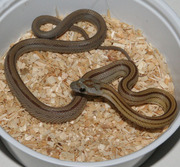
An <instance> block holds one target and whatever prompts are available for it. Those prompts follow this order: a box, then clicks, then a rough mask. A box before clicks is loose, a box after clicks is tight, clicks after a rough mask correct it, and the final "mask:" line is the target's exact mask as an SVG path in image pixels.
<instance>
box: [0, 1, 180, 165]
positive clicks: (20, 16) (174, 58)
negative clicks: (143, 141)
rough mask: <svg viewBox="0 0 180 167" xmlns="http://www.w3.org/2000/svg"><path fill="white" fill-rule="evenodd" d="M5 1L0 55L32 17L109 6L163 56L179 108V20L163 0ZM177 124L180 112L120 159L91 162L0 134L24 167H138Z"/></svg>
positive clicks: (0, 11)
mask: <svg viewBox="0 0 180 167" xmlns="http://www.w3.org/2000/svg"><path fill="white" fill-rule="evenodd" d="M3 2H4V0H3ZM5 2H6V3H5V5H4V6H3V8H2V9H0V55H1V56H2V55H4V53H5V52H6V51H7V49H8V47H9V45H10V44H11V43H12V42H14V41H16V39H17V38H18V37H19V36H20V35H21V34H23V33H24V32H26V31H27V30H28V29H30V27H31V23H32V20H33V19H34V18H35V17H37V16H39V15H42V14H47V15H48V14H49V15H55V9H56V8H58V9H59V11H60V12H61V13H63V14H67V13H70V12H72V11H74V10H77V9H81V8H91V9H93V10H96V11H97V12H99V13H101V14H105V13H106V12H107V9H110V11H111V14H112V16H113V17H116V18H118V19H120V20H121V21H124V22H127V23H129V24H133V25H134V26H135V27H136V28H140V29H141V30H143V32H144V34H145V35H146V36H147V39H148V40H149V41H150V42H151V43H153V45H154V46H156V47H157V48H158V49H159V50H160V52H161V53H163V55H164V56H165V57H166V59H167V62H168V65H169V68H170V71H171V74H172V76H173V81H174V84H175V95H176V99H177V102H178V108H179V105H180V88H179V83H180V75H179V71H180V66H179V63H180V54H179V53H180V20H179V18H178V17H177V16H176V15H175V14H174V12H173V11H172V10H171V9H170V8H169V7H168V6H167V5H166V4H165V3H164V2H163V1H162V0H157V1H152V0H88V1H84V0H73V1H72V0H29V1H28V0H6V1H5ZM179 125H180V114H179V115H178V117H177V118H176V120H175V121H174V122H173V123H172V125H171V126H170V128H169V129H168V130H167V132H165V133H164V134H163V135H162V136H161V137H159V138H158V139H157V140H156V141H154V142H153V143H151V144H150V145H148V146H147V147H145V148H143V149H141V150H139V151H137V152H135V153H133V154H130V155H127V156H124V157H122V158H118V159H114V160H110V161H102V162H94V163H88V162H87V163H79V162H69V161H60V160H58V159H54V158H51V157H48V156H45V155H42V154H39V153H37V152H35V151H33V150H31V149H29V148H27V147H26V146H24V145H22V144H20V143H19V142H17V141H16V140H15V139H13V138H12V137H11V136H9V135H8V134H7V133H6V132H5V131H4V130H3V129H2V128H0V136H1V138H2V141H3V142H4V144H5V145H6V147H7V148H8V149H9V151H10V152H11V153H12V154H13V155H14V156H15V157H16V158H17V160H19V161H20V162H21V163H22V164H23V165H24V166H26V167H32V166H33V167H50V166H51V167H70V166H71V167H110V166H111V167H137V166H139V165H140V164H142V163H143V162H144V161H145V160H146V159H147V158H148V157H149V156H150V155H151V154H152V153H153V151H154V150H155V149H156V148H157V147H158V146H159V145H160V144H162V143H163V142H164V141H165V140H167V139H168V138H169V137H170V136H171V135H172V134H173V133H174V132H175V131H176V129H177V128H178V127H179Z"/></svg>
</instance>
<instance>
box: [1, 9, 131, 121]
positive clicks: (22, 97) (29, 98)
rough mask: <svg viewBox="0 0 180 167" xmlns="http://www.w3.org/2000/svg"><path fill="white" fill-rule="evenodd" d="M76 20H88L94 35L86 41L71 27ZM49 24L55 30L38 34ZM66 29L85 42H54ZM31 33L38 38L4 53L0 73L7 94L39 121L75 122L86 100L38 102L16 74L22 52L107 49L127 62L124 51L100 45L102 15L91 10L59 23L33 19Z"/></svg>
mask: <svg viewBox="0 0 180 167" xmlns="http://www.w3.org/2000/svg"><path fill="white" fill-rule="evenodd" d="M79 21H88V22H90V23H92V24H93V25H94V26H95V27H96V29H97V32H96V34H95V35H94V36H93V37H91V38H89V37H88V35H87V34H86V32H85V31H84V30H82V29H81V28H79V27H77V26H74V24H75V23H77V22H79ZM49 22H50V23H52V24H55V25H56V27H55V28H54V29H53V30H51V31H48V32H44V31H41V30H40V27H41V25H42V24H46V23H49ZM69 30H72V31H77V32H79V33H81V34H82V36H83V37H84V38H85V40H82V41H62V40H55V39H56V38H57V37H59V36H61V35H63V34H64V33H65V32H66V31H69ZM32 31H33V32H34V34H35V35H36V36H37V37H39V38H38V39H37V38H35V39H34V38H33V39H27V40H23V41H21V42H18V43H17V44H15V45H14V46H13V47H12V48H11V49H10V50H9V51H8V53H7V56H6V59H5V64H4V66H5V68H4V70H5V76H6V79H7V83H8V85H9V87H10V89H11V91H12V92H13V93H14V95H15V96H16V97H17V99H18V100H19V101H20V103H21V104H22V105H23V106H24V107H25V108H26V109H27V111H28V112H29V113H30V114H31V115H33V116H34V117H36V118H37V119H39V120H41V121H45V122H50V123H62V122H66V121H70V120H72V119H75V118H76V117H78V116H79V115H80V114H81V112H82V111H83V108H84V106H85V104H86V101H87V100H86V99H85V98H84V97H80V96H75V97H74V99H73V100H72V101H71V103H69V104H68V105H66V106H64V107H57V108H56V107H50V106H47V105H45V104H43V103H42V102H40V101H39V100H38V99H37V98H36V97H35V96H34V95H33V94H32V93H31V92H30V91H29V89H28V88H27V87H26V86H25V84H24V83H23V81H22V80H21V78H20V76H19V74H18V71H17V67H16V62H17V61H18V59H19V57H21V56H22V55H23V54H24V53H27V52H31V51H51V52H58V53H78V52H85V51H90V50H92V49H103V50H105V49H107V50H116V51H120V52H122V53H123V54H124V55H125V56H126V58H127V59H129V60H130V57H129V55H128V54H127V52H126V51H125V50H123V49H121V48H119V47H115V46H100V45H101V44H102V42H103V41H104V39H105V38H106V31H107V27H106V23H105V21H104V19H103V18H102V16H101V15H99V14H98V13H97V12H95V11H92V10H88V9H82V10H77V11H75V12H72V13H71V14H70V15H68V16H67V17H66V18H64V19H63V20H62V21H60V20H59V19H57V18H54V17H51V16H40V17H37V18H36V19H35V20H34V21H33V24H32ZM42 38H43V39H42ZM92 75H93V73H92ZM84 78H85V76H84ZM92 78H93V77H92Z"/></svg>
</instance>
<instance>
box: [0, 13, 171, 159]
mask: <svg viewBox="0 0 180 167" xmlns="http://www.w3.org/2000/svg"><path fill="white" fill-rule="evenodd" d="M103 17H104V19H105V21H106V24H107V27H108V32H107V38H106V40H105V41H104V43H103V45H106V46H107V45H114V46H118V47H122V48H123V49H125V50H126V51H127V52H128V54H129V55H130V57H131V58H132V60H133V61H134V62H135V64H136V65H137V67H138V69H139V78H138V82H137V84H136V85H135V87H134V88H133V91H140V90H144V89H147V88H150V87H157V88H160V89H164V90H166V91H168V92H170V93H172V94H173V91H174V85H173V83H172V79H171V76H170V74H169V71H168V68H167V64H166V61H165V58H164V57H163V56H162V55H161V54H160V53H159V51H158V50H157V49H156V48H154V47H153V46H152V45H151V44H150V43H148V42H147V41H146V38H145V37H144V36H143V34H142V32H141V30H136V29H135V28H134V27H133V26H132V25H128V24H126V23H123V22H120V21H119V20H117V19H114V18H111V17H110V13H108V15H107V16H103ZM61 18H63V17H62V16H61ZM77 25H78V26H80V27H82V28H84V29H85V30H86V32H87V33H88V34H89V36H93V34H95V32H96V29H95V28H94V27H92V25H91V24H89V23H87V22H80V23H78V24H77ZM41 28H42V29H43V30H47V31H48V30H50V29H51V28H53V25H51V24H46V25H44V26H42V27H41ZM27 38H34V36H33V34H32V32H31V31H29V32H27V33H26V34H24V35H23V36H22V37H21V38H20V39H19V41H20V40H23V39H27ZM59 39H63V40H83V37H82V36H81V35H80V34H78V33H76V32H67V33H66V34H64V35H63V36H62V37H60V38H59ZM13 45H14V44H12V46H13ZM124 58H125V57H124V55H123V54H121V53H120V52H117V51H113V50H110V51H106V50H105V51H104V50H92V51H89V52H84V53H78V54H58V53H51V52H38V51H34V52H31V53H27V54H24V56H22V57H21V58H20V59H19V60H18V62H17V67H18V71H19V74H20V76H21V78H22V80H23V81H24V83H25V84H26V86H27V87H28V88H29V89H30V90H31V91H32V93H33V94H34V95H35V96H36V97H37V98H38V99H40V100H41V101H42V102H43V103H45V104H47V105H50V106H56V107H58V106H64V105H66V104H68V103H69V102H70V101H71V99H72V98H73V93H72V91H71V89H70V86H69V85H70V83H71V82H72V81H75V80H77V79H79V78H80V77H82V75H83V74H85V73H86V72H88V71H90V70H92V69H95V68H99V67H102V66H104V65H107V64H109V63H111V62H113V61H116V60H120V59H124ZM3 64H4V57H2V58H1V59H0V125H1V126H2V127H3V128H4V129H5V131H6V132H8V133H9V134H10V135H11V136H12V137H13V138H15V139H16V140H17V141H19V142H20V143H22V144H24V145H25V146H27V147H29V148H31V149H33V150H35V151H37V152H39V153H42V154H44V155H48V156H51V157H54V158H57V159H61V160H68V161H79V162H96V161H104V160H111V159H115V158H119V157H122V156H125V155H128V154H130V153H133V152H135V151H137V150H140V149H142V148H143V147H145V146H147V145H148V144H150V143H152V142H153V141H154V140H156V139H157V138H158V137H159V136H160V135H161V134H162V133H163V132H165V131H166V130H167V127H165V128H164V129H162V130H150V131H146V130H145V129H143V128H139V127H137V126H136V125H134V124H131V123H130V122H129V121H128V120H126V119H125V118H123V117H122V116H121V115H120V114H119V112H117V110H116V109H115V108H114V107H113V106H111V104H110V103H109V102H107V101H103V100H102V99H100V98H98V99H94V100H91V101H88V103H87V105H86V107H85V109H84V111H83V113H82V114H81V115H80V116H79V117H78V118H77V119H75V120H73V121H70V122H66V123H63V124H47V123H43V122H40V121H39V120H37V119H36V118H34V117H32V116H31V115H29V113H28V112H27V111H26V110H25V109H24V108H23V107H21V105H20V103H19V102H18V100H17V99H16V98H15V97H14V96H13V95H12V93H11V92H10V90H9V87H8V86H7V82H6V79H5V76H4V66H3ZM118 83H119V80H118V81H114V82H113V83H112V86H113V87H115V88H116V89H117V85H118ZM133 108H134V109H135V110H137V111H138V112H140V113H142V114H144V115H148V116H154V115H155V116H158V115H161V114H162V113H163V111H162V109H161V108H160V107H158V106H157V105H143V106H139V107H133Z"/></svg>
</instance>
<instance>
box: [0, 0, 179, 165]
mask: <svg viewBox="0 0 180 167" xmlns="http://www.w3.org/2000/svg"><path fill="white" fill-rule="evenodd" d="M2 1H5V0H0V6H1V3H2ZM164 1H165V2H167V3H168V5H169V6H170V7H171V8H172V9H173V10H174V11H175V12H176V13H177V15H178V16H179V17H180V0H164ZM179 166H180V128H179V129H178V130H177V131H176V133H175V134H174V135H173V136H172V137H171V138H170V139H168V140H167V141H166V142H165V143H164V144H163V145H161V146H160V147H159V148H158V149H157V150H156V151H155V153H154V154H153V155H152V156H151V157H150V158H149V159H148V160H147V161H146V162H145V163H144V164H143V165H142V166H141V167H179ZM0 167H22V165H20V164H19V163H18V162H17V161H16V160H15V159H14V158H13V157H12V156H11V154H10V153H9V152H8V151H7V149H6V148H5V146H4V145H3V143H2V142H1V140H0Z"/></svg>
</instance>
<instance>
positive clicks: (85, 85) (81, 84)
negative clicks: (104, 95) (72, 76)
mask: <svg viewBox="0 0 180 167" xmlns="http://www.w3.org/2000/svg"><path fill="white" fill-rule="evenodd" d="M70 87H71V89H72V90H73V91H74V92H77V93H81V94H86V95H91V96H101V89H100V88H101V82H100V81H98V80H95V79H84V78H81V79H79V80H77V81H74V82H72V83H71V85H70Z"/></svg>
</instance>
